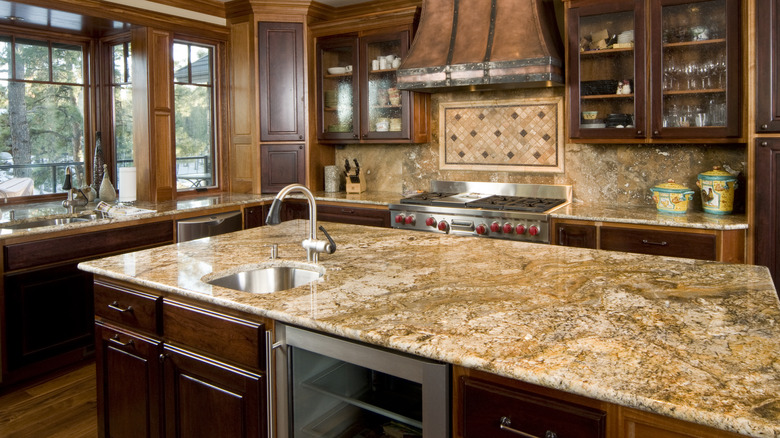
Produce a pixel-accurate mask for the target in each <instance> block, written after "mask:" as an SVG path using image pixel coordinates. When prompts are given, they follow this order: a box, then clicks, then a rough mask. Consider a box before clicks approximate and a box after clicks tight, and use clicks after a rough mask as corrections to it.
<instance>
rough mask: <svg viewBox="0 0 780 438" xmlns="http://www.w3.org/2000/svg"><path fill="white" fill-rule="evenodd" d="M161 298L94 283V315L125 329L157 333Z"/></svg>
mask: <svg viewBox="0 0 780 438" xmlns="http://www.w3.org/2000/svg"><path fill="white" fill-rule="evenodd" d="M161 301H162V298H160V297H158V296H154V295H149V294H145V293H143V292H138V291H134V290H130V289H124V288H121V287H117V286H112V285H108V284H105V283H101V282H95V315H97V316H99V317H100V318H103V319H105V320H107V321H113V322H115V323H118V324H121V325H123V326H125V327H128V328H132V329H137V330H144V331H147V332H151V333H158V327H159V324H158V318H159V314H160V312H159V309H158V306H159V305H160V303H161Z"/></svg>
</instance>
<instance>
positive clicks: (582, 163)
mask: <svg viewBox="0 0 780 438" xmlns="http://www.w3.org/2000/svg"><path fill="white" fill-rule="evenodd" d="M562 96H563V88H560V87H559V88H545V89H531V90H511V91H490V92H478V93H471V92H461V93H441V94H434V95H433V96H432V106H433V109H432V115H431V123H432V126H431V130H432V138H431V142H430V143H427V144H418V145H348V146H345V147H344V148H341V149H338V150H336V163H344V159H345V158H349V159H350V161H351V160H352V158H357V159H358V161H359V162H360V164H361V169H365V171H366V182H367V186H368V190H377V191H388V192H395V193H399V194H401V193H405V192H409V191H413V190H427V189H428V188H429V187H430V182H431V180H435V179H439V180H461V181H492V182H512V183H543V184H571V185H572V186H573V192H574V198H575V201H576V202H584V203H608V204H614V205H629V206H631V205H650V206H652V205H653V200H652V198H651V193H650V188H651V187H653V186H655V185H656V184H659V183H662V182H665V181H666V180H668V179H674V180H675V181H676V182H678V183H680V184H683V185H685V186H687V187H689V188H691V189H693V190H697V187H696V180H697V175H698V174H699V173H701V172H705V171H707V170H711V169H712V167H713V166H716V165H718V166H723V165H726V166H728V167H730V168H731V169H733V170H736V171H739V172H742V174H741V175H740V177H741V178H744V177H745V175H744V171H745V168H746V165H747V157H746V148H745V146H744V145H742V144H669V145H628V144H626V145H623V144H607V145H604V144H574V143H568V144H566V145H565V146H564V156H565V165H564V168H565V171H564V172H563V173H538V172H515V171H475V170H442V169H441V168H440V165H439V159H440V157H439V153H440V152H439V150H440V148H439V139H438V137H439V135H438V133H439V120H438V119H439V106H440V105H441V104H442V103H443V102H444V103H446V102H457V101H466V100H472V101H475V102H484V101H492V100H496V99H518V98H520V99H522V98H528V99H539V98H555V97H562ZM743 186H744V184H743ZM697 193H698V192H697ZM737 201H738V203H739V201H740V199H739V194H738V200H737ZM742 201H743V202H744V196H743V197H742ZM692 207H693V208H696V209H701V199H700V197H699V196H695V197H694V204H693V206H692Z"/></svg>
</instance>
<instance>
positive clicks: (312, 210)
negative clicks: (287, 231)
mask: <svg viewBox="0 0 780 438" xmlns="http://www.w3.org/2000/svg"><path fill="white" fill-rule="evenodd" d="M295 191H297V192H301V193H303V195H304V196H305V197H306V200H307V201H308V202H309V236H308V238H307V239H306V240H304V241H303V242H302V243H301V246H303V247H304V248H305V249H306V260H308V261H309V262H310V263H317V262H318V261H319V253H321V252H324V253H328V254H333V253H334V252H336V242H334V241H333V239H331V237H330V235H329V234H328V232H327V231H325V228H323V227H319V229H320V230H322V232H323V233H324V234H325V237H327V238H328V240H327V241H325V240H317V202H316V201H315V200H314V195H313V194H312V193H311V191H310V190H309V189H307V188H306V187H304V186H302V185H300V184H290V185H289V186H287V187H285V188H283V189H282V190H280V191H279V193H277V194H276V198H274V202H273V203H271V209H270V210H269V211H268V217H266V219H265V223H266V224H267V225H279V224H280V223H282V219H281V214H280V213H281V209H282V201H283V200H284V198H285V197H287V195H288V194H290V193H291V192H295Z"/></svg>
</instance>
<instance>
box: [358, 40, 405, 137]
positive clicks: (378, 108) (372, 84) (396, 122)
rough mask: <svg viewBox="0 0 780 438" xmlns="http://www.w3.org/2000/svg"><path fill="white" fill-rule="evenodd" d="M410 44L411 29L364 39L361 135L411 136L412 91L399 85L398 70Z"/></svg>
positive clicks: (361, 41)
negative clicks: (401, 88) (400, 88)
mask: <svg viewBox="0 0 780 438" xmlns="http://www.w3.org/2000/svg"><path fill="white" fill-rule="evenodd" d="M408 47H409V32H407V31H402V32H395V33H391V34H380V35H369V36H365V37H363V38H361V40H360V50H361V52H360V69H361V85H362V86H361V90H364V93H365V95H364V96H363V98H362V101H361V105H362V108H361V129H360V131H361V137H362V138H363V139H367V140H370V139H395V138H409V105H410V102H409V92H408V91H401V90H399V89H398V80H397V77H396V72H397V70H398V66H399V65H400V64H401V61H402V60H403V58H404V57H405V56H406V50H407V48H408Z"/></svg>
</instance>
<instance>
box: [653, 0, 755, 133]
mask: <svg viewBox="0 0 780 438" xmlns="http://www.w3.org/2000/svg"><path fill="white" fill-rule="evenodd" d="M653 9H654V10H653V12H652V13H653V17H652V18H653V19H654V20H655V21H654V25H653V35H652V43H651V45H652V47H653V49H652V51H653V54H654V60H656V62H655V64H654V66H653V72H652V75H653V76H652V78H653V83H654V89H653V108H652V111H653V137H662V138H674V137H688V138H691V137H693V138H706V137H729V136H737V135H739V114H740V111H739V108H740V105H739V102H738V100H739V90H738V88H739V83H738V82H737V81H738V78H739V74H738V70H739V42H738V32H739V30H738V29H739V7H738V2H737V1H730V0H707V1H693V2H692V1H690V0H689V1H684V2H683V1H679V0H665V1H659V2H657V3H654V4H653Z"/></svg>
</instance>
